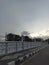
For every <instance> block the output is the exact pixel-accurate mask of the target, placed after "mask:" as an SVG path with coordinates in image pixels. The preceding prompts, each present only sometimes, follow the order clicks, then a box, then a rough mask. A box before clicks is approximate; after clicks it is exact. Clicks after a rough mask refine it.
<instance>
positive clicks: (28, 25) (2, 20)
mask: <svg viewBox="0 0 49 65" xmlns="http://www.w3.org/2000/svg"><path fill="white" fill-rule="evenodd" d="M47 30H49V0H0V34H1V35H2V34H3V35H4V34H5V33H6V32H7V33H16V34H20V33H21V32H22V31H28V32H30V33H31V32H34V33H37V32H38V33H39V32H41V31H47ZM42 34H44V33H42Z"/></svg>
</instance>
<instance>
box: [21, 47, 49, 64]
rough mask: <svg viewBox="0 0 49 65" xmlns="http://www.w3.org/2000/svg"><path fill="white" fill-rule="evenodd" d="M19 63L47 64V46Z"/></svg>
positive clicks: (48, 60) (48, 51) (48, 55)
mask: <svg viewBox="0 0 49 65" xmlns="http://www.w3.org/2000/svg"><path fill="white" fill-rule="evenodd" d="M21 65H49V46H48V47H46V48H44V49H42V50H41V51H40V52H39V54H37V55H35V56H34V57H32V58H31V59H30V60H27V61H25V62H24V63H22V64H21Z"/></svg>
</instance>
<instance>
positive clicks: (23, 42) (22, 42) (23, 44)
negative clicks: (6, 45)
mask: <svg viewBox="0 0 49 65" xmlns="http://www.w3.org/2000/svg"><path fill="white" fill-rule="evenodd" d="M23 43H24V42H23V41H22V50H24V44H23Z"/></svg>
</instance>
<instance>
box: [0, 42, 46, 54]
mask: <svg viewBox="0 0 49 65" xmlns="http://www.w3.org/2000/svg"><path fill="white" fill-rule="evenodd" d="M45 45H47V42H21V41H16V42H15V41H12V42H11V41H5V42H0V55H6V54H9V53H13V52H18V51H22V50H26V49H30V48H35V47H41V46H45Z"/></svg>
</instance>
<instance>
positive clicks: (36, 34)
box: [30, 31, 49, 37]
mask: <svg viewBox="0 0 49 65" xmlns="http://www.w3.org/2000/svg"><path fill="white" fill-rule="evenodd" d="M30 36H31V37H42V36H49V32H47V31H41V32H37V33H30Z"/></svg>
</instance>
